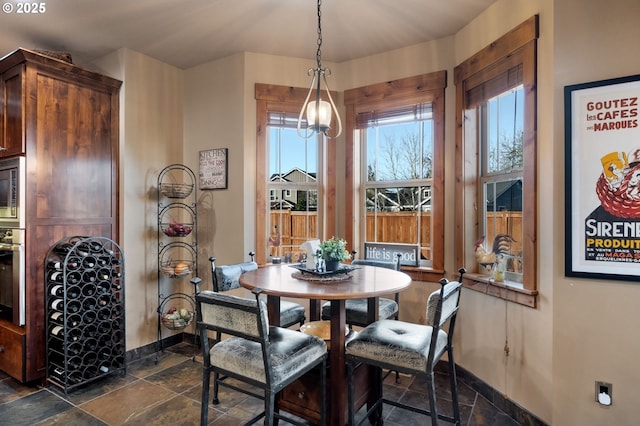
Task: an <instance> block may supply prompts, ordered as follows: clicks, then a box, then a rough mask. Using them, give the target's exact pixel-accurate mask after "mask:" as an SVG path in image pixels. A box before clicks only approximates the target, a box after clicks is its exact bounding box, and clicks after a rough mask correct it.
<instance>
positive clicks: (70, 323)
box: [49, 311, 82, 328]
mask: <svg viewBox="0 0 640 426" xmlns="http://www.w3.org/2000/svg"><path fill="white" fill-rule="evenodd" d="M49 320H50V321H51V323H52V324H56V325H61V326H64V325H66V326H67V327H69V328H71V327H77V326H79V325H80V324H81V323H82V317H80V315H78V314H70V315H67V320H66V322H65V319H64V313H62V312H60V311H53V312H51V315H49Z"/></svg>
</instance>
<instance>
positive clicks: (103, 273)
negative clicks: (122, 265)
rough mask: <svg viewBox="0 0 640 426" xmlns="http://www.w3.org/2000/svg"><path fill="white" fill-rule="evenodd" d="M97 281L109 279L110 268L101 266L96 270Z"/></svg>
mask: <svg viewBox="0 0 640 426" xmlns="http://www.w3.org/2000/svg"><path fill="white" fill-rule="evenodd" d="M97 275H98V280H99V281H109V280H110V279H111V270H110V269H108V268H101V269H99V270H98V274H97Z"/></svg>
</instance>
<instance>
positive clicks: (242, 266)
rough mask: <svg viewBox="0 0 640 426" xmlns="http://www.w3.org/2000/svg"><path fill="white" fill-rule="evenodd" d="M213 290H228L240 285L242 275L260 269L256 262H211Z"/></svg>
mask: <svg viewBox="0 0 640 426" xmlns="http://www.w3.org/2000/svg"><path fill="white" fill-rule="evenodd" d="M211 265H212V266H211V273H212V276H213V291H228V290H233V289H235V288H239V287H240V275H242V274H244V273H245V272H249V271H255V270H256V269H258V264H257V263H256V262H243V263H236V264H233V265H223V266H215V265H214V263H213V261H212V263H211Z"/></svg>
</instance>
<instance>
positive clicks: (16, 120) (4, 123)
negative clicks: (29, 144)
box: [0, 64, 25, 157]
mask: <svg viewBox="0 0 640 426" xmlns="http://www.w3.org/2000/svg"><path fill="white" fill-rule="evenodd" d="M24 68H25V66H24V64H20V65H17V66H15V67H13V68H11V69H10V70H8V71H6V72H4V73H3V74H2V80H0V93H1V94H2V108H1V109H0V111H2V120H1V122H0V129H1V130H2V131H1V132H0V157H9V156H12V155H17V154H23V153H24V125H23V124H24V120H23V111H22V108H23V106H24V90H23V85H24V82H25V81H24Z"/></svg>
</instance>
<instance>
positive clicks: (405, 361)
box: [346, 320, 447, 372]
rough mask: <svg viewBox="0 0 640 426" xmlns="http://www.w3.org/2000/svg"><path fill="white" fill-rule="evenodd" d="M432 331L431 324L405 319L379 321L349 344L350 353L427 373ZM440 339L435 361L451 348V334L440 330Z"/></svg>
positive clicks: (347, 349)
mask: <svg viewBox="0 0 640 426" xmlns="http://www.w3.org/2000/svg"><path fill="white" fill-rule="evenodd" d="M432 330H433V328H432V327H431V326H428V325H421V324H413V323H408V322H404V321H396V320H380V321H376V322H374V323H373V324H370V325H368V326H367V327H366V328H364V329H363V330H362V331H360V333H358V335H357V336H356V337H354V338H353V339H352V340H350V341H349V342H348V343H347V345H346V354H347V355H351V356H357V357H359V358H365V359H370V360H373V361H376V362H379V363H384V364H388V365H391V366H396V367H398V368H404V369H406V370H412V371H415V372H426V371H428V366H427V359H428V357H429V345H430V343H431V331H432ZM436 342H437V343H436V349H435V356H434V361H437V360H438V359H439V358H440V356H441V355H442V353H443V352H444V351H445V349H446V347H447V333H446V332H444V331H443V330H439V332H438V339H437V340H436Z"/></svg>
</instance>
